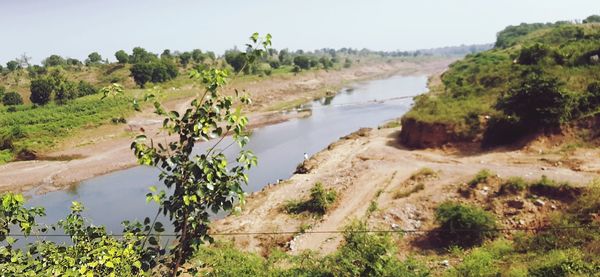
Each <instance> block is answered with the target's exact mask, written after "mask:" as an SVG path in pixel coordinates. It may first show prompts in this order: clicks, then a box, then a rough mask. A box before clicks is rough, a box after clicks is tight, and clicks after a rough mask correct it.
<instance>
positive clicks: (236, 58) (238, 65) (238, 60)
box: [225, 50, 246, 72]
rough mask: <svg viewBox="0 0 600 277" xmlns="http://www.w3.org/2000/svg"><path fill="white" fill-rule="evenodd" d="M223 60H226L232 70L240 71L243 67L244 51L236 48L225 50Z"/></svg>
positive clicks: (244, 61) (244, 60) (244, 62)
mask: <svg viewBox="0 0 600 277" xmlns="http://www.w3.org/2000/svg"><path fill="white" fill-rule="evenodd" d="M225 61H226V62H227V64H229V65H231V67H233V70H234V71H235V72H240V71H242V70H244V69H245V65H246V57H245V56H244V53H242V52H240V51H238V50H231V51H227V52H225Z"/></svg>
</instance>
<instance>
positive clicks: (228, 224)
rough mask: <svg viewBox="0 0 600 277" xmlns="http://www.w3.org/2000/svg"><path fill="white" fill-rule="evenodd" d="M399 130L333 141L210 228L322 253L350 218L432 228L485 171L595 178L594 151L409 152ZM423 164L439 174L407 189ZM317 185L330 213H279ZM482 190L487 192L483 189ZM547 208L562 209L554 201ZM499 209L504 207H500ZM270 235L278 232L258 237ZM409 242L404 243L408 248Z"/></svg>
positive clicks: (537, 147) (250, 245) (254, 243)
mask: <svg viewBox="0 0 600 277" xmlns="http://www.w3.org/2000/svg"><path fill="white" fill-rule="evenodd" d="M400 129H401V128H400V127H395V128H381V129H364V130H361V131H359V132H356V133H354V134H353V135H350V136H347V137H346V138H342V139H340V140H339V141H337V142H334V143H332V144H331V145H330V146H329V147H328V148H327V149H325V150H323V151H321V152H319V153H317V154H316V155H314V156H313V157H311V158H310V160H309V161H308V162H307V164H308V166H307V167H308V168H309V169H310V172H309V173H307V174H295V175H293V176H292V177H291V178H290V179H289V180H286V181H283V182H281V183H280V184H277V185H271V186H268V187H266V188H265V189H263V191H261V192H257V193H255V194H253V195H250V196H249V197H248V199H247V204H246V206H245V207H244V209H243V211H242V212H241V214H239V215H231V216H229V217H227V218H225V219H223V220H220V221H217V222H216V223H215V224H214V226H213V227H214V232H215V233H251V234H252V235H238V236H233V237H223V239H232V240H233V241H234V243H235V246H236V247H237V248H239V249H243V250H246V251H252V252H256V253H265V251H270V250H271V249H272V248H273V247H277V248H280V249H282V250H284V251H288V252H291V253H299V252H301V251H302V250H314V251H318V253H320V254H327V253H331V252H332V251H334V250H335V249H337V247H338V246H339V243H340V242H341V241H342V234H340V233H336V232H339V231H341V230H343V228H344V226H346V225H347V224H348V223H349V222H350V221H351V220H353V219H360V220H367V221H368V222H369V223H370V224H371V226H374V227H372V228H374V229H382V230H388V229H390V228H400V229H409V230H414V229H431V228H433V227H435V222H434V216H433V213H434V210H435V208H436V207H437V206H438V205H439V204H440V203H442V202H444V201H446V200H455V201H457V200H459V199H463V197H462V196H461V195H460V194H459V189H460V188H461V187H462V186H463V185H464V184H465V183H467V182H469V180H470V179H472V177H473V176H475V175H476V174H477V173H478V172H479V171H481V170H483V169H487V170H489V171H490V172H493V174H495V175H496V176H497V177H498V178H503V179H506V178H509V177H512V176H519V177H522V178H524V179H525V180H528V181H533V180H538V179H540V178H541V177H542V176H547V177H548V178H549V179H551V180H556V181H559V182H568V183H569V184H571V185H573V186H585V185H587V184H588V183H589V182H591V181H592V180H593V179H595V178H598V177H600V174H599V173H600V164H598V162H597V157H598V156H600V150H597V149H593V150H590V149H587V150H584V149H579V150H576V151H573V152H569V153H568V155H565V153H564V152H561V148H560V146H556V145H555V144H554V142H551V143H548V141H539V142H537V143H534V144H532V145H530V146H529V147H528V148H526V149H522V150H506V149H505V150H497V151H492V152H477V151H474V152H473V153H463V152H457V151H456V150H451V149H446V150H444V149H435V150H434V149H429V150H410V149H407V148H405V147H404V146H402V145H401V144H400V143H399V142H398V140H399V133H400ZM550 145H551V146H550ZM423 168H427V169H430V170H431V171H432V172H435V174H436V175H437V178H434V179H433V180H427V181H424V182H423V183H422V184H423V185H422V187H421V188H420V189H414V190H410V189H411V186H412V185H411V184H409V181H408V180H409V179H410V178H411V176H415V174H418V172H419V171H420V170H421V169H423ZM316 183H321V184H323V186H324V187H325V188H326V189H332V190H335V191H336V192H337V195H338V196H337V200H336V203H335V205H334V207H333V208H332V209H331V210H330V211H328V212H327V213H326V214H325V215H324V216H323V217H318V216H317V217H314V216H307V215H290V214H287V213H285V212H284V209H283V208H284V206H285V205H286V203H289V201H298V200H302V199H307V198H308V197H309V193H310V189H311V188H312V187H313V186H314V185H315V184H316ZM488 189H489V188H488ZM399 192H402V196H401V197H399V196H398V195H399ZM481 193H482V194H483V193H486V191H485V188H484V189H483V190H482V192H481ZM531 201H533V200H531ZM552 203H554V202H552ZM526 204H528V205H530V206H531V205H533V204H532V203H526ZM553 205H556V206H558V208H560V203H558V202H557V203H554V204H553ZM548 206H549V205H548ZM527 207H529V206H527ZM498 209H499V210H500V211H504V210H503V209H504V208H502V206H500V207H498ZM536 211H537V210H536ZM536 211H532V212H528V213H530V214H529V216H523V217H522V218H523V219H524V220H526V221H525V224H530V223H532V222H534V221H535V220H540V219H541V218H543V217H542V216H541V215H540V214H538V213H537V212H536ZM544 211H545V212H549V211H551V210H549V208H548V209H546V210H544ZM536 215H537V216H536ZM520 223H521V221H514V218H510V217H509V218H505V220H503V222H502V224H503V226H508V227H511V226H514V224H520ZM526 226H528V225H526ZM274 232H275V233H277V232H282V233H283V234H278V235H263V234H265V233H267V234H271V233H274ZM412 238H414V237H412ZM410 241H411V240H407V241H405V242H404V243H403V245H402V247H403V248H406V250H414V249H413V247H414V245H412V244H411V243H410Z"/></svg>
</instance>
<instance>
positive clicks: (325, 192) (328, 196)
mask: <svg viewBox="0 0 600 277" xmlns="http://www.w3.org/2000/svg"><path fill="white" fill-rule="evenodd" d="M336 198H337V193H336V192H335V191H334V190H333V189H325V188H323V185H322V184H321V183H316V184H315V185H314V186H313V187H312V188H311V189H310V198H309V199H308V200H306V201H288V202H287V203H286V204H285V205H284V210H285V212H287V213H292V214H301V213H303V212H308V213H311V214H317V215H324V214H325V213H326V212H327V210H329V209H330V208H331V206H332V205H333V203H334V202H335V200H336Z"/></svg>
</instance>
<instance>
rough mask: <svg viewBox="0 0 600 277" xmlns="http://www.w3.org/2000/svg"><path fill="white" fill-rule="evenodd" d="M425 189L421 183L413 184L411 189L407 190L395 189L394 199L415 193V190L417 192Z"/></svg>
mask: <svg viewBox="0 0 600 277" xmlns="http://www.w3.org/2000/svg"><path fill="white" fill-rule="evenodd" d="M424 189H425V185H424V184H422V183H419V184H417V185H416V186H414V187H413V188H412V189H410V190H407V191H397V192H396V193H394V199H400V198H404V197H408V196H409V195H411V194H413V193H415V192H419V191H422V190H424Z"/></svg>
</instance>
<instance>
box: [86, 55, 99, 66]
mask: <svg viewBox="0 0 600 277" xmlns="http://www.w3.org/2000/svg"><path fill="white" fill-rule="evenodd" d="M101 61H102V56H100V54H98V52H92V53H90V54H89V55H88V58H87V59H86V60H85V65H88V66H89V65H95V64H99V63H100V62H101Z"/></svg>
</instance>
